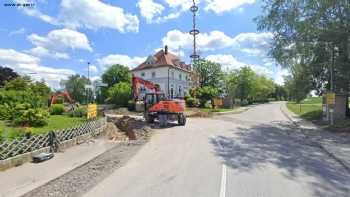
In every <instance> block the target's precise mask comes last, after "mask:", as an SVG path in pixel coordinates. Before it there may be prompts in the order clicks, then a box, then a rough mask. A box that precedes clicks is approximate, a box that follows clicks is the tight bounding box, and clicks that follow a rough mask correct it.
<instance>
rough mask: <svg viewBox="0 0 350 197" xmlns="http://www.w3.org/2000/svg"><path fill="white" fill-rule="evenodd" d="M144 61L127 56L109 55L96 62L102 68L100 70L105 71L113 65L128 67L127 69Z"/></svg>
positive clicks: (143, 58)
mask: <svg viewBox="0 0 350 197" xmlns="http://www.w3.org/2000/svg"><path fill="white" fill-rule="evenodd" d="M145 60H146V57H129V56H127V55H120V54H111V55H108V56H105V57H103V58H101V59H98V60H97V62H98V63H99V65H100V66H101V67H102V69H106V68H108V67H109V66H111V65H113V64H121V65H124V66H128V67H129V68H134V67H136V66H138V65H139V64H141V63H142V62H144V61H145Z"/></svg>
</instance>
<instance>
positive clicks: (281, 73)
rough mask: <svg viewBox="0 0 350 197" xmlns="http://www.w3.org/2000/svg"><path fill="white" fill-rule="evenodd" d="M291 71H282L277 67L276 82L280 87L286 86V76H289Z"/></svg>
mask: <svg viewBox="0 0 350 197" xmlns="http://www.w3.org/2000/svg"><path fill="white" fill-rule="evenodd" d="M289 74H290V73H289V71H288V70H287V69H282V68H280V67H277V72H276V74H275V77H274V79H275V82H276V83H277V84H279V85H283V84H284V76H287V75H289Z"/></svg>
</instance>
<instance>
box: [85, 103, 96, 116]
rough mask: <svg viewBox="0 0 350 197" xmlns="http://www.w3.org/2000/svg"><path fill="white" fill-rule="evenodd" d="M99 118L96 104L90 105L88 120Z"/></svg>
mask: <svg viewBox="0 0 350 197" xmlns="http://www.w3.org/2000/svg"><path fill="white" fill-rule="evenodd" d="M96 116H97V105H96V104H89V105H88V111H87V118H88V119H90V118H96Z"/></svg>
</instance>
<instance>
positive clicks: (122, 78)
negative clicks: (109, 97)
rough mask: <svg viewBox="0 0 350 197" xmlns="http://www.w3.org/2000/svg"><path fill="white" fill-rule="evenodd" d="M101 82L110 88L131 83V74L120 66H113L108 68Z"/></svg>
mask: <svg viewBox="0 0 350 197" xmlns="http://www.w3.org/2000/svg"><path fill="white" fill-rule="evenodd" d="M102 82H103V83H106V84H108V87H112V86H114V85H115V84H117V83H120V82H127V83H130V82H131V74H130V72H129V68H128V67H126V66H123V65H120V64H115V65H112V66H111V67H109V68H108V69H107V70H106V72H105V73H103V75H102Z"/></svg>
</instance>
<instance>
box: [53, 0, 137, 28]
mask: <svg viewBox="0 0 350 197" xmlns="http://www.w3.org/2000/svg"><path fill="white" fill-rule="evenodd" d="M59 21H60V22H61V23H63V24H64V25H66V26H68V27H71V28H81V27H84V28H88V29H98V28H111V29H116V30H118V31H120V32H127V31H130V32H138V29H139V19H138V18H137V16H136V15H132V14H128V13H125V12H124V10H123V9H122V8H120V7H117V6H112V5H109V4H106V3H103V2H101V1H99V0H62V2H61V11H60V15H59Z"/></svg>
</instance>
